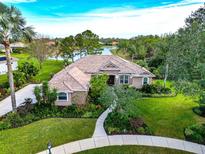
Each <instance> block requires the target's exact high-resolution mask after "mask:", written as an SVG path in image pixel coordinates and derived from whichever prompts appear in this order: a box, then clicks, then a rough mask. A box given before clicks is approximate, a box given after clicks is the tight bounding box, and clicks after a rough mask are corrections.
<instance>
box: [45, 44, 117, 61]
mask: <svg viewBox="0 0 205 154" xmlns="http://www.w3.org/2000/svg"><path fill="white" fill-rule="evenodd" d="M115 48H116V47H112V46H110V47H107V46H106V47H104V48H103V50H102V55H112V53H111V50H112V49H115ZM48 59H52V60H63V57H61V56H59V57H57V58H56V57H49V58H48ZM78 59H80V55H76V56H75V57H74V61H76V60H78Z"/></svg>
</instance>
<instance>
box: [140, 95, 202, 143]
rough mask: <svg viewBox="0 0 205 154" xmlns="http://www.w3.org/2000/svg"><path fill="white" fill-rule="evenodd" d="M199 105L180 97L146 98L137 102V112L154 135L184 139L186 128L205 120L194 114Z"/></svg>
mask: <svg viewBox="0 0 205 154" xmlns="http://www.w3.org/2000/svg"><path fill="white" fill-rule="evenodd" d="M195 106H198V104H197V103H195V102H194V101H192V100H191V99H190V98H188V97H184V96H183V95H178V96H176V97H166V98H144V99H141V100H140V101H138V102H136V111H139V115H140V116H141V117H143V119H144V120H145V123H146V124H147V125H148V126H149V127H150V128H151V129H152V130H153V131H154V135H160V136H168V137H174V138H180V139H184V134H183V131H184V128H186V127H187V126H189V125H192V124H195V123H197V122H205V118H202V117H199V116H197V115H196V114H194V113H193V111H192V108H193V107H195Z"/></svg>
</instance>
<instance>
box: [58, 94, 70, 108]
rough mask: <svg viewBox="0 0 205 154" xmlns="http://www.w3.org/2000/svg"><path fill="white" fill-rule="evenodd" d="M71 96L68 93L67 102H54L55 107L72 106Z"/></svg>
mask: <svg viewBox="0 0 205 154" xmlns="http://www.w3.org/2000/svg"><path fill="white" fill-rule="evenodd" d="M71 96H72V95H71V94H70V93H68V100H67V101H58V100H57V101H56V102H55V105H57V106H69V105H72V103H71Z"/></svg>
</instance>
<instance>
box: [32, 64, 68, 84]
mask: <svg viewBox="0 0 205 154" xmlns="http://www.w3.org/2000/svg"><path fill="white" fill-rule="evenodd" d="M63 66H64V65H63V61H59V60H46V61H45V62H44V63H43V65H42V69H41V70H40V71H39V73H38V75H37V76H35V78H34V80H36V81H38V82H41V81H45V80H50V79H51V77H52V75H54V74H55V73H57V72H59V71H60V70H62V69H63Z"/></svg>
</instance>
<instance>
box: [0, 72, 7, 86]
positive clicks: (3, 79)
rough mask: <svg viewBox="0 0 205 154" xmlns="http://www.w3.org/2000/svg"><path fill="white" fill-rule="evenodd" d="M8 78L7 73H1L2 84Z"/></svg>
mask: <svg viewBox="0 0 205 154" xmlns="http://www.w3.org/2000/svg"><path fill="white" fill-rule="evenodd" d="M7 80H8V79H7V75H6V74H4V75H0V84H1V83H5V82H6V81H7Z"/></svg>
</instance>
